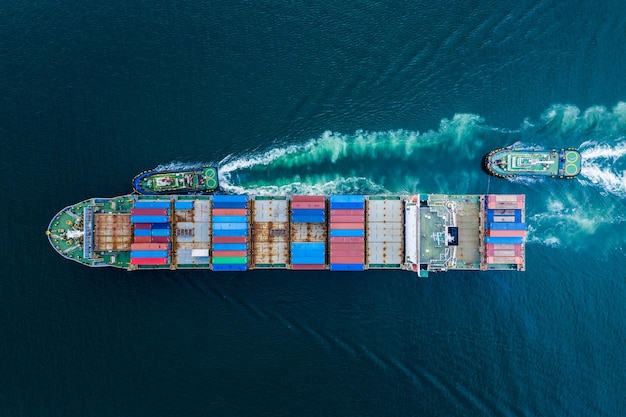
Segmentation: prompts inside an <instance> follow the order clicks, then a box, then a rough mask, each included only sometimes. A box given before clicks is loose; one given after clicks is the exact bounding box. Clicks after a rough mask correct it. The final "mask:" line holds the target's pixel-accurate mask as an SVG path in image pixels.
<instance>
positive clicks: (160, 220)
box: [130, 216, 169, 223]
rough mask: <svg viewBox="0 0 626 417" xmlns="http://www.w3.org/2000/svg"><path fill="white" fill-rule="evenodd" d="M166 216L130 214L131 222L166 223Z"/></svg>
mask: <svg viewBox="0 0 626 417" xmlns="http://www.w3.org/2000/svg"><path fill="white" fill-rule="evenodd" d="M168 220H169V219H168V217H167V216H130V222H131V223H167V222H168Z"/></svg>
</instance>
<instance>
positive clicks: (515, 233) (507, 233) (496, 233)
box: [487, 230, 526, 237]
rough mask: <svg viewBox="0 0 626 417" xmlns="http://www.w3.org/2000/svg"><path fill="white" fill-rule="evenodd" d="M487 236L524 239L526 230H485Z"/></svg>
mask: <svg viewBox="0 0 626 417" xmlns="http://www.w3.org/2000/svg"><path fill="white" fill-rule="evenodd" d="M487 236H493V237H526V230H487Z"/></svg>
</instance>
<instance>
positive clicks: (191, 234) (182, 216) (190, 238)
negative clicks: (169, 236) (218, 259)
mask: <svg viewBox="0 0 626 417" xmlns="http://www.w3.org/2000/svg"><path fill="white" fill-rule="evenodd" d="M174 213H175V220H176V221H175V225H176V234H175V236H174V240H175V243H176V263H177V264H178V266H179V267H180V268H195V267H204V268H208V266H209V262H210V257H209V242H210V239H211V229H210V227H209V226H210V224H211V201H210V200H176V201H175V202H174Z"/></svg>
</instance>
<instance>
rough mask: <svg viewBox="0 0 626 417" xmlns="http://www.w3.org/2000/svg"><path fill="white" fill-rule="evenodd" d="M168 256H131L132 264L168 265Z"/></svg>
mask: <svg viewBox="0 0 626 417" xmlns="http://www.w3.org/2000/svg"><path fill="white" fill-rule="evenodd" d="M167 263H168V262H167V258H130V264H131V265H166V264H167Z"/></svg>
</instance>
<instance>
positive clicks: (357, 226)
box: [330, 221, 363, 230]
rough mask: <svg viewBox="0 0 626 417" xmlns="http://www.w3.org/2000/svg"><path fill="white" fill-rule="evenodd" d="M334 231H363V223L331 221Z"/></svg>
mask: <svg viewBox="0 0 626 417" xmlns="http://www.w3.org/2000/svg"><path fill="white" fill-rule="evenodd" d="M330 228H331V229H332V230H363V223H336V222H333V221H331V222H330Z"/></svg>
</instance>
